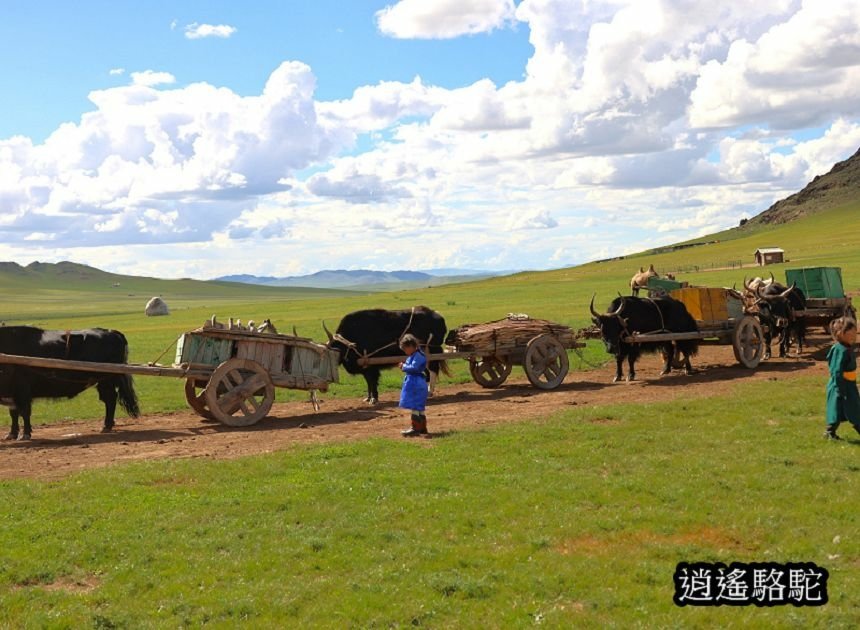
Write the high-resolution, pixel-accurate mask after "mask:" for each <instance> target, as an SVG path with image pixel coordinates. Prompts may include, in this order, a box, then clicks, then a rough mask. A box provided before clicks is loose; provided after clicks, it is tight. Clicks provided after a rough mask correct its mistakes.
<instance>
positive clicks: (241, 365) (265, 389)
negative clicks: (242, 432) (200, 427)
mask: <svg viewBox="0 0 860 630" xmlns="http://www.w3.org/2000/svg"><path fill="white" fill-rule="evenodd" d="M204 396H205V398H206V406H207V407H208V408H209V411H210V412H211V413H212V415H213V416H214V417H215V419H216V420H219V421H220V422H223V423H224V424H227V425H230V426H231V427H246V426H248V425H251V424H254V423H255V422H257V421H258V420H260V419H261V418H265V417H266V414H267V413H269V410H270V409H271V408H272V403H274V402H275V386H274V385H273V384H272V378H271V377H270V376H269V373H268V372H267V371H266V370H265V368H263V366H262V365H260V364H259V363H257V362H256V361H252V360H250V359H228V360H227V361H224V363H222V364H221V365H219V366H218V367H217V368H216V369H215V371H214V372H213V373H212V376H211V377H210V378H209V383H208V384H207V385H206V391H205V392H204Z"/></svg>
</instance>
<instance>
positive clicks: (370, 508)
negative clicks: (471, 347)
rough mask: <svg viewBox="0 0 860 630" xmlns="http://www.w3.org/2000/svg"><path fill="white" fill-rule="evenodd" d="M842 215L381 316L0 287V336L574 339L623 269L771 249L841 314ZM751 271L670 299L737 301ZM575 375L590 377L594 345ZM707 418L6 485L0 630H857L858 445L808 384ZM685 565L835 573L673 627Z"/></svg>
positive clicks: (617, 422)
mask: <svg viewBox="0 0 860 630" xmlns="http://www.w3.org/2000/svg"><path fill="white" fill-rule="evenodd" d="M858 210H860V203H853V204H849V205H846V206H842V207H839V208H835V209H833V210H829V211H825V212H822V213H820V214H817V215H814V216H810V217H807V218H805V219H802V220H799V221H797V222H795V223H790V224H785V225H781V226H778V227H774V228H770V229H767V230H766V231H764V230H760V229H758V228H756V229H754V230H750V231H737V232H728V233H723V234H720V235H717V236H715V237H707V238H703V239H697V240H713V239H719V241H720V242H719V243H715V244H712V245H705V246H700V247H692V248H689V249H685V250H681V251H676V252H672V253H664V254H659V255H654V254H651V255H648V254H641V255H636V256H628V257H626V258H625V259H623V260H613V261H609V262H604V263H592V264H589V265H583V266H581V267H576V268H570V269H561V270H557V271H550V272H542V273H521V274H515V275H512V276H507V277H504V278H494V279H489V280H484V281H480V282H476V283H469V284H461V285H447V286H444V287H435V288H429V289H421V290H410V291H398V292H391V293H384V294H374V295H353V294H343V293H340V294H338V293H335V292H329V293H328V294H300V293H299V292H295V290H293V289H281V290H272V291H265V290H261V289H260V288H255V287H244V288H242V287H240V288H239V289H236V287H235V285H228V286H221V285H211V286H209V287H207V286H206V285H205V284H204V285H203V286H198V285H196V284H195V285H193V286H192V285H191V284H186V285H182V286H183V287H189V288H187V289H183V290H180V284H177V285H175V286H176V287H177V289H176V291H175V292H171V291H170V290H169V289H168V284H160V282H161V281H155V280H147V281H146V282H148V283H149V284H146V285H145V288H143V286H144V285H141V288H140V289H135V290H130V289H127V288H126V289H122V291H124V293H123V295H117V293H116V292H115V291H112V290H113V289H116V287H112V286H110V285H109V286H107V287H104V286H100V287H99V288H98V289H95V288H93V287H92V286H90V285H89V284H88V283H86V282H80V283H79V284H77V285H74V286H72V285H71V284H67V285H65V286H66V287H67V288H65V289H64V288H62V287H57V286H54V287H51V288H48V289H46V288H42V287H41V286H40V285H37V284H35V283H29V284H27V283H25V284H22V285H18V286H11V285H6V284H0V286H3V287H4V289H5V290H4V296H5V298H6V299H4V301H3V302H2V304H0V319H2V320H3V321H5V322H6V323H7V324H12V323H33V324H38V325H42V326H46V327H52V328H60V329H65V328H78V327H84V326H95V325H98V326H106V327H112V328H117V329H120V330H122V331H123V332H125V333H126V335H127V336H128V338H129V342H130V346H131V353H132V354H131V360H132V361H134V362H146V361H150V360H153V359H155V358H156V357H157V356H158V355H159V354H160V353H161V352H162V351H164V350H165V349H167V350H168V352H167V355H166V356H165V359H163V361H165V362H167V363H169V362H170V357H171V354H172V345H173V343H174V341H175V339H176V337H177V336H178V335H179V334H180V333H181V332H183V331H185V330H188V329H191V328H194V327H196V326H199V325H200V324H202V323H203V321H204V320H205V319H206V318H207V317H209V316H210V315H211V314H212V313H213V312H214V313H217V314H218V315H219V317H221V318H222V319H226V317H229V316H233V317H241V318H242V319H243V321H244V320H247V319H249V318H252V319H255V320H258V321H260V320H262V319H263V318H265V317H270V318H271V319H272V320H273V321H275V323H276V324H277V325H278V327H279V328H280V329H281V330H285V331H289V330H290V329H291V327H292V326H293V325H295V326H296V327H297V329H298V332H299V333H300V334H302V335H306V336H312V337H315V338H317V339H323V338H324V335H323V332H322V328H321V322H322V321H323V320H325V321H326V322H327V323H328V324H329V327H332V326H333V324H335V323H336V322H337V320H338V319H339V318H340V317H341V316H342V315H343V314H345V313H347V312H350V311H352V310H356V309H359V308H365V307H375V306H382V307H391V308H398V307H403V308H405V307H409V306H411V305H414V304H427V305H428V306H431V307H433V308H435V309H437V310H439V311H440V312H442V313H443V314H444V315H445V317H446V319H447V321H448V324H449V327H450V326H456V325H459V324H462V323H465V322H480V321H487V320H492V319H498V318H501V317H504V316H505V314H506V313H508V312H527V313H529V314H530V315H532V316H535V317H542V318H547V319H553V320H556V321H560V322H563V323H567V324H569V325H572V326H574V327H581V326H584V325H586V324H587V323H588V321H589V314H588V303H589V300H590V299H591V296H592V294H594V293H596V294H597V296H598V297H597V301H596V303H597V306H598V308H602V307H605V306H606V305H607V304H608V303H609V301H610V300H611V299H612V298H613V297H614V296H615V295H616V294H617V293H618V292H619V291H620V292H622V293H625V292H627V291H628V288H627V286H628V285H627V283H628V282H629V278H630V275H631V274H632V272H633V271H635V270H638V268H639V266H640V265H645V266H647V265H648V264H650V263H653V264H655V266H656V267H657V268H658V269H673V268H678V267H682V266H687V267H689V266H692V265H699V266H700V268H702V269H704V268H706V267H707V268H708V269H710V268H711V267H720V266H721V263H722V262H724V261H731V260H738V259H740V260H744V261H749V262H750V264H751V261H752V254H753V252H754V251H755V249H756V248H757V247H764V246H780V247H783V248H784V249H785V250H786V255H787V257H788V258H789V259H790V262H789V263H787V264H785V265H778V266H773V267H771V268H769V269H773V270H774V273H775V275H776V276H777V278H781V277H782V275H783V270H784V269H785V268H787V267H788V268H790V267H795V266H797V267H800V266H824V265H826V266H839V267H842V270H843V279H844V281H845V284H846V289H847V290H849V292H854V293H855V294H856V292H858V290H860V222H858V221H857V220H856V219H857V215H858ZM759 272H760V270H758V269H757V268H753V267H752V266H750V267H749V268H746V269H717V270H707V271H704V270H702V271H699V272H695V273H688V274H685V275H684V276H683V278H682V279H686V280H689V281H690V282H692V283H695V284H701V285H707V286H731V284H732V283H734V282H737V283H738V285H740V282H741V281H742V279H743V276H744V273H746V274H747V275H748V276H751V275H753V274H758V273H759ZM5 281H6V280H5V278H3V277H2V276H0V283H4V282H5ZM175 282H178V283H182V282H183V281H175ZM127 293H134V294H135V295H133V296H128V295H127ZM159 294H161V295H163V296H164V298H165V300H166V301H167V302H168V304H170V306H171V309H172V314H171V315H170V316H169V317H159V318H147V317H145V316H144V315H143V313H142V310H143V304H144V303H145V301H146V299H148V297H150V296H151V295H159ZM102 298H103V301H100V300H101V299H102ZM587 358H590V359H593V360H595V361H596V360H605V358H606V357H605V354H604V353H603V351H602V350H601V348H600V347H598V345H597V344H592V347H591V348H590V349H589V353H588V355H587ZM732 360H733V359H732V353H731V350H730V349H728V348H727V349H726V362H727V363H728V362H731V361H732ZM573 363H574V365H576V364H577V360H576V359H575V358H574V361H573ZM455 366H456V369H457V372H456V375H455V377H454V378H455V380H457V379H460V380H465V379H466V378H468V377H467V376H466V374H465V367H464V364H463V363H462V362H459V363H457V364H455ZM386 378H387V380H385V381H384V382H383V387H387V388H395V387H397V386H398V381H399V378H398V375H396V374H394V373H391V374H389V376H387V377H386ZM342 380H343V383H341V384H340V385H337V386H335V387H334V388H333V389H332V391H331V392H330V393H329V394H327V395H328V396H349V397H355V398H356V399H357V398H358V395H359V394H360V393H361V390H362V387H363V385H362V382H361V379H357V378H352V377H345V378H343V379H342ZM607 381H608V374H607ZM136 383H137V387H138V390H139V394H140V397H141V402H142V407H143V410H144V412H146V413H151V412H155V411H164V410H170V409H181V408H185V402H184V399H183V395H182V391H181V390H182V388H181V383H179V382H178V381H176V380H174V379H169V378H143V377H141V378H138V379H137V380H136ZM607 384H608V383H607ZM279 395H280V396H282V397H289V396H296V395H298V394H296V393H294V392H284V391H280V392H279ZM721 396H722V397H715V398H710V399H697V400H690V401H685V400H683V398H681V399H680V400H676V401H673V402H667V403H664V404H638V405H614V406H595V407H590V408H567V409H565V410H559V412H558V413H557V414H556V415H554V416H553V417H551V418H534V419H532V420H530V421H529V422H527V423H521V424H516V425H511V426H504V427H496V428H493V429H490V430H485V431H464V432H453V433H450V434H448V435H446V436H444V437H441V438H439V439H434V440H431V441H420V443H414V442H407V441H398V440H393V441H392V440H370V441H367V442H361V443H349V444H333V445H327V446H308V447H296V448H294V449H290V450H288V451H286V452H282V453H275V454H270V455H265V456H260V457H251V458H244V459H241V460H236V461H227V462H201V461H198V460H194V461H168V462H164V461H156V462H151V463H146V464H136V465H125V466H116V467H113V468H110V469H106V470H100V471H92V472H87V473H82V474H78V475H75V476H73V477H71V478H68V479H66V480H63V481H59V482H38V481H22V480H16V481H5V482H0V500H3V502H4V504H5V505H6V508H5V510H4V512H3V514H2V515H0V521H2V529H0V532H2V533H0V544H2V545H3V549H4V552H3V553H2V554H0V626H3V627H34V628H35V627H58V628H61V627H69V628H72V627H74V628H79V627H96V628H119V627H130V628H134V627H191V626H194V627H196V626H199V625H203V624H204V623H205V624H211V625H213V626H215V627H233V626H235V625H236V624H237V623H241V622H247V623H248V624H249V625H253V626H256V627H273V626H280V627H300V626H304V627H307V626H309V625H322V626H329V627H404V626H410V625H423V626H429V627H523V626H531V625H535V624H543V625H546V626H548V627H570V626H572V625H573V626H578V627H619V628H621V627H623V628H627V627H714V626H719V627H748V626H751V627H810V626H813V627H845V628H848V627H857V626H858V624H859V623H860V613H858V611H860V596H858V592H860V546H858V538H857V532H858V531H860V528H858V523H860V521H858V517H857V511H856V497H857V496H858V490H860V488H858V484H860V482H858V472H860V465H858V454H860V441H858V440H857V439H856V438H853V439H850V440H846V441H844V442H841V443H828V442H825V441H824V440H822V439H821V438H820V437H819V435H820V432H821V426H820V425H821V414H822V411H823V382H821V381H820V380H819V379H814V378H795V379H792V380H786V381H775V382H772V383H771V382H769V383H768V384H767V387H766V388H762V386H761V385H757V386H756V387H755V388H753V386H752V385H750V384H744V383H739V384H734V385H732V387H731V390H730V394H721ZM739 401H743V404H739ZM356 404H359V403H358V400H356ZM100 407H101V405H100V404H99V403H98V401H97V400H96V396H95V394H92V395H91V394H90V393H85V394H84V395H82V396H80V397H78V398H77V399H75V400H74V401H64V402H62V403H44V402H40V403H37V405H36V410H35V414H36V422H37V423H39V422H45V421H56V420H58V419H60V418H63V417H93V418H96V417H100V415H101V409H100ZM524 413H528V412H527V410H524ZM94 422H97V421H94ZM849 430H850V428H849V427H844V428H843V429H842V430H841V433H843V434H844V435H845V436H848V435H849ZM35 433H36V435H37V436H38V426H37V427H36V428H35ZM682 560H686V561H693V560H702V561H718V560H719V561H724V562H731V561H735V560H738V561H767V560H774V561H780V562H787V561H814V562H817V563H818V564H819V565H821V566H824V567H826V568H828V570H829V571H830V574H831V582H830V600H831V601H830V603H829V604H828V605H827V606H824V607H823V608H794V607H791V606H788V607H777V608H771V609H767V608H755V607H753V608H742V609H737V608H726V607H722V608H718V609H691V608H685V609H678V608H676V607H674V605H673V604H672V579H671V577H672V572H673V571H674V568H675V565H676V563H677V562H679V561H682Z"/></svg>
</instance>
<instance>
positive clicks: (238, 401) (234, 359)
mask: <svg viewBox="0 0 860 630" xmlns="http://www.w3.org/2000/svg"><path fill="white" fill-rule="evenodd" d="M338 363H339V355H338V353H337V352H335V351H334V350H331V349H330V348H328V347H326V346H324V345H322V344H318V343H315V342H313V341H311V340H310V339H306V338H302V337H295V336H291V335H280V334H271V333H259V332H254V331H249V330H229V329H219V328H206V327H204V328H199V329H197V330H193V331H191V332H187V333H185V334H184V335H182V337H181V338H180V339H179V341H178V342H177V344H176V360H175V362H174V365H175V366H177V367H181V368H182V369H185V370H187V371H188V376H187V377H186V380H185V398H186V400H187V401H188V404H189V405H190V406H191V408H192V409H194V410H195V411H196V412H197V413H199V414H200V415H202V416H204V417H208V418H212V419H215V420H219V421H220V422H223V423H224V424H228V425H231V426H247V425H250V424H254V423H255V422H257V421H258V420H260V419H261V418H264V417H265V416H266V414H267V413H268V412H269V410H270V409H271V408H272V403H274V400H275V391H274V390H275V387H286V388H288V389H302V390H309V391H312V392H313V391H317V390H319V391H325V390H327V389H328V386H329V384H330V383H336V382H337V381H338Z"/></svg>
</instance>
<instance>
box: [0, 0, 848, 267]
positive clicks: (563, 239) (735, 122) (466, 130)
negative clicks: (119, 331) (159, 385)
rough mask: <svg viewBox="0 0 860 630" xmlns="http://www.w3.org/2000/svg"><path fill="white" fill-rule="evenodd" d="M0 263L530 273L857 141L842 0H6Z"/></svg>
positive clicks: (808, 167)
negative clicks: (242, 0) (250, 0)
mask: <svg viewBox="0 0 860 630" xmlns="http://www.w3.org/2000/svg"><path fill="white" fill-rule="evenodd" d="M0 89H2V93H3V99H0V260H14V261H17V262H20V263H23V264H26V263H29V262H31V261H33V260H41V261H58V260H74V261H76V262H81V263H85V264H92V265H95V266H98V267H101V268H104V269H107V270H110V271H116V272H121V273H132V274H146V275H155V276H162V277H183V276H191V277H202V278H206V277H214V276H219V275H224V274H228V273H255V274H259V275H294V274H300V273H312V272H314V271H318V270H319V269H321V268H348V269H356V268H371V269H380V270H385V269H415V270H421V269H432V268H441V267H444V268H467V269H490V270H492V269H524V268H529V269H548V268H557V267H562V266H567V265H573V264H578V263H581V262H585V261H588V260H594V259H599V258H606V257H609V256H616V255H620V254H625V253H629V252H633V251H639V250H642V249H646V248H649V247H653V246H657V245H662V244H666V243H670V242H675V241H679V240H684V239H689V238H693V237H697V236H700V235H703V234H707V233H710V232H714V231H718V230H721V229H724V228H727V227H730V226H733V225H737V223H738V221H740V220H741V219H743V218H747V217H749V216H751V215H753V214H756V213H757V212H760V211H763V210H764V209H766V208H767V207H768V206H769V205H770V204H772V203H773V202H774V201H776V200H777V199H780V198H782V197H785V196H787V195H789V194H791V193H793V192H795V191H797V190H798V189H800V188H801V187H802V186H803V185H804V184H805V183H806V182H807V181H809V180H810V179H812V178H813V177H814V176H815V175H817V174H821V173H823V172H826V171H827V170H828V169H829V168H830V167H831V166H832V165H833V163H834V162H836V161H839V160H843V159H845V158H846V157H848V156H850V155H851V154H853V153H854V152H855V151H856V150H857V148H858V146H860V3H858V2H856V0H830V1H828V2H820V3H812V2H801V1H800V0H758V1H757V2H756V3H749V2H745V1H741V0H737V1H727V2H722V3H714V2H713V0H434V1H433V2H427V1H426V0H389V1H388V2H385V1H382V2H366V1H360V2H333V1H321V2H254V3H245V4H239V3H236V2H181V3H176V2H172V3H168V2H134V3H133V2H97V1H86V2H80V3H68V2H38V1H33V2H28V3H22V2H9V3H5V4H4V7H3V19H2V21H0Z"/></svg>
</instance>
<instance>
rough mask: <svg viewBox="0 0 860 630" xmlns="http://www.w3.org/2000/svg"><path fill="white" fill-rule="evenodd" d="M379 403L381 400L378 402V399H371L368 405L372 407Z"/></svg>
mask: <svg viewBox="0 0 860 630" xmlns="http://www.w3.org/2000/svg"><path fill="white" fill-rule="evenodd" d="M378 402H379V400H377V399H376V398H370V399H369V400H368V401H367V403H368V404H370V405H375V404H376V403H378Z"/></svg>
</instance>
